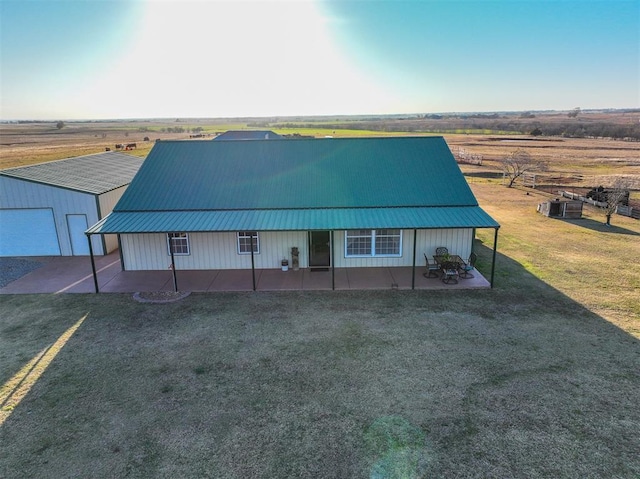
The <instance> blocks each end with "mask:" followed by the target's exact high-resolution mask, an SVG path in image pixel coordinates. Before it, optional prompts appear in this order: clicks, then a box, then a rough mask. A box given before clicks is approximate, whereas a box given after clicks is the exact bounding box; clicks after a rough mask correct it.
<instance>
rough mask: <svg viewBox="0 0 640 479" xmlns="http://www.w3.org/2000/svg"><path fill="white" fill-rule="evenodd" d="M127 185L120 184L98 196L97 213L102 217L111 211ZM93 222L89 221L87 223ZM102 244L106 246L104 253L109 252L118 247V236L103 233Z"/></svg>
mask: <svg viewBox="0 0 640 479" xmlns="http://www.w3.org/2000/svg"><path fill="white" fill-rule="evenodd" d="M127 186H128V185H125V186H121V187H120V188H116V189H115V190H111V191H107V192H106V193H102V194H101V195H100V196H98V207H99V208H100V211H99V214H100V217H101V218H104V217H105V216H107V215H108V214H109V213H111V212H112V211H113V208H114V206H115V205H116V203H118V200H119V199H120V197H121V196H122V194H123V193H124V192H125V190H126V189H127ZM92 224H93V223H91V222H89V225H92ZM104 245H105V247H106V251H105V254H108V253H111V252H112V251H115V250H116V249H118V247H119V246H118V236H117V235H104Z"/></svg>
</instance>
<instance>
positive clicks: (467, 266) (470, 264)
mask: <svg viewBox="0 0 640 479" xmlns="http://www.w3.org/2000/svg"><path fill="white" fill-rule="evenodd" d="M477 260H478V256H477V255H476V254H475V253H471V254H470V255H469V260H468V261H467V262H466V263H463V264H461V265H460V268H459V269H460V275H459V276H460V277H461V278H463V279H469V278H473V275H472V274H471V271H473V270H474V268H475V267H476V261H477Z"/></svg>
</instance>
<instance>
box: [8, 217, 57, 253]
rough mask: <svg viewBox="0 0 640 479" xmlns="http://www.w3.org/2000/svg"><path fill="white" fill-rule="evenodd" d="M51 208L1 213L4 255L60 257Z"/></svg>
mask: <svg viewBox="0 0 640 479" xmlns="http://www.w3.org/2000/svg"><path fill="white" fill-rule="evenodd" d="M59 254H60V246H59V244H58V235H57V234H56V226H55V222H54V221H53V211H52V210H51V209H50V208H33V209H24V208H23V209H7V210H0V256H58V255H59Z"/></svg>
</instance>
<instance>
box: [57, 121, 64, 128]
mask: <svg viewBox="0 0 640 479" xmlns="http://www.w3.org/2000/svg"><path fill="white" fill-rule="evenodd" d="M56 128H57V129H58V130H62V129H63V128H64V121H59V122H58V123H56Z"/></svg>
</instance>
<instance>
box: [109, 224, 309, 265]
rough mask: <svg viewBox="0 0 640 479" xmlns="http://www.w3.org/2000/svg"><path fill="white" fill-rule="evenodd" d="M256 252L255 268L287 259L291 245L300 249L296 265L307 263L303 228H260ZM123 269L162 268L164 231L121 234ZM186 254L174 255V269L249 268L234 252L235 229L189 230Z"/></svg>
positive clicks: (248, 262)
mask: <svg viewBox="0 0 640 479" xmlns="http://www.w3.org/2000/svg"><path fill="white" fill-rule="evenodd" d="M259 237H260V253H259V254H255V255H254V262H255V267H256V268H258V269H271V268H279V267H280V261H281V260H282V259H283V258H288V259H289V261H291V248H292V247H293V246H297V247H298V249H299V250H300V256H299V258H300V267H301V268H306V267H307V260H308V254H307V232H306V231H292V232H282V233H274V232H260V233H259ZM121 241H122V251H121V254H122V258H123V260H124V266H125V270H163V269H167V268H169V265H170V264H171V256H170V255H169V252H168V250H167V240H166V235H164V234H140V235H121ZM189 249H190V253H191V254H189V255H186V256H183V255H174V259H175V262H176V269H179V270H192V269H251V255H250V254H238V243H237V236H236V233H189Z"/></svg>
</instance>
